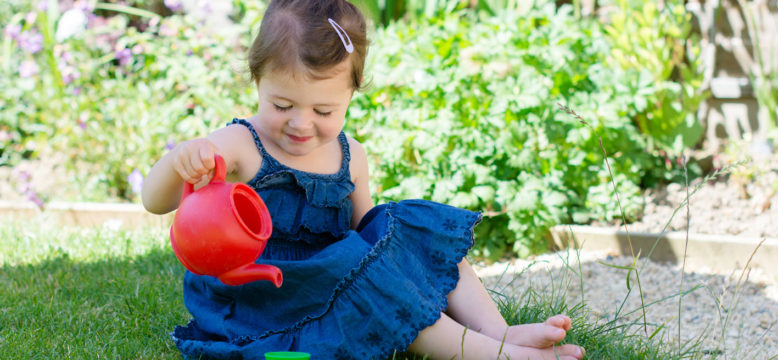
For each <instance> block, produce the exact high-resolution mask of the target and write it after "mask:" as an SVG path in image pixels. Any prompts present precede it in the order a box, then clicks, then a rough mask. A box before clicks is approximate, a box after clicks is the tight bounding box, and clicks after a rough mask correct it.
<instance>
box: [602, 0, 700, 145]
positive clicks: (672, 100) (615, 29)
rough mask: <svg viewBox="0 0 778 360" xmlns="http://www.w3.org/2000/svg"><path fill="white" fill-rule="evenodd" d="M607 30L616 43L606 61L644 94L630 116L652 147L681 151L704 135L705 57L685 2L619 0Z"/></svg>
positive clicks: (627, 83)
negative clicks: (699, 111) (698, 115)
mask: <svg viewBox="0 0 778 360" xmlns="http://www.w3.org/2000/svg"><path fill="white" fill-rule="evenodd" d="M613 3H614V5H615V6H614V7H613V11H612V12H610V13H609V16H610V21H609V22H608V24H607V25H606V26H605V34H606V36H607V37H608V39H609V40H610V41H609V42H610V43H611V44H612V48H611V50H610V56H608V57H607V59H606V66H608V67H609V68H612V69H620V70H621V71H623V72H624V80H625V81H623V82H622V83H621V84H619V86H622V87H627V88H629V91H631V92H633V93H634V94H635V96H636V97H637V98H638V99H639V100H637V101H635V102H633V103H632V104H630V106H629V111H630V117H632V118H633V119H634V121H635V124H636V125H637V126H638V128H639V129H640V131H641V132H642V133H643V134H646V135H647V136H648V139H649V145H650V146H651V147H652V148H655V149H659V150H662V151H665V152H668V153H670V154H671V155H672V156H673V157H677V156H679V155H680V153H681V151H682V150H683V149H687V148H690V147H693V146H694V145H695V144H696V143H697V142H698V141H699V140H700V138H701V137H702V133H703V129H702V125H701V124H700V123H699V122H698V121H697V119H696V117H695V112H696V109H697V107H698V105H699V104H700V102H702V101H704V100H705V98H706V97H707V96H708V94H707V93H704V92H701V91H699V89H700V87H701V84H702V79H703V71H702V64H701V61H702V58H701V57H699V56H698V55H699V52H700V47H699V45H696V43H697V42H696V41H695V36H694V35H692V32H691V21H690V19H691V14H690V13H688V12H687V11H686V9H685V8H684V2H683V1H678V0H673V1H665V2H664V3H663V5H662V4H657V3H654V2H644V1H637V0H616V1H614V2H613Z"/></svg>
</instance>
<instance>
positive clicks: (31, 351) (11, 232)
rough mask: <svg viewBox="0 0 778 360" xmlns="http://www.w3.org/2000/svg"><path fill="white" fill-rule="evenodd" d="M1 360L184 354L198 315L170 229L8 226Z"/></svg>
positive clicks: (0, 257)
mask: <svg viewBox="0 0 778 360" xmlns="http://www.w3.org/2000/svg"><path fill="white" fill-rule="evenodd" d="M0 237H1V238H2V242H0V265H1V266H2V270H0V358H2V359H47V358H57V359H60V358H69V359H101V358H108V359H118V358H125V359H166V358H174V359H175V358H180V357H181V356H180V355H179V353H178V351H177V349H176V348H175V346H174V344H173V342H172V341H171V340H169V336H168V333H169V332H170V331H171V330H172V328H173V326H174V325H176V324H184V323H186V321H188V319H189V315H188V313H187V311H186V309H185V308H184V305H183V299H182V290H181V276H182V275H183V272H184V271H183V267H181V266H180V265H179V263H178V261H177V260H176V258H175V255H174V254H173V252H172V250H170V248H169V246H167V244H166V242H167V239H166V236H165V232H164V230H163V229H142V230H135V231H115V230H110V229H106V228H102V229H79V228H70V229H63V228H60V227H57V226H53V225H51V224H50V223H47V222H44V221H25V222H23V225H18V224H16V225H15V224H12V223H10V222H9V221H7V220H6V221H3V222H1V223H0Z"/></svg>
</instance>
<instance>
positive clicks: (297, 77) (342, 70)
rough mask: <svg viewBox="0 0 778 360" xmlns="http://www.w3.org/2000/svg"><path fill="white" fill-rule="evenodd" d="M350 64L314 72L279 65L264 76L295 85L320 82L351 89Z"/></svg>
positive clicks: (302, 68)
mask: <svg viewBox="0 0 778 360" xmlns="http://www.w3.org/2000/svg"><path fill="white" fill-rule="evenodd" d="M348 70H349V67H348V62H347V61H343V62H341V63H340V64H337V65H335V66H332V67H330V68H328V69H323V70H314V69H311V68H308V67H305V66H303V65H299V64H298V65H292V64H287V65H279V66H270V67H269V71H267V72H266V73H265V74H263V75H262V78H263V79H268V80H273V81H279V82H282V83H295V84H300V85H311V84H313V83H319V82H322V81H324V82H329V83H331V84H330V85H333V84H334V85H341V84H342V85H343V86H348V87H350V84H351V79H350V75H351V74H350V72H349V71H348Z"/></svg>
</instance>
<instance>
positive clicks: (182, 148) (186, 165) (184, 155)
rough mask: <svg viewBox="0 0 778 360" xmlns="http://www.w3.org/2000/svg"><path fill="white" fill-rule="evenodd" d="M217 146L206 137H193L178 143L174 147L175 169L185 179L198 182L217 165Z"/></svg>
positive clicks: (189, 181) (194, 182) (192, 182)
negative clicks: (215, 157) (215, 158)
mask: <svg viewBox="0 0 778 360" xmlns="http://www.w3.org/2000/svg"><path fill="white" fill-rule="evenodd" d="M215 153H216V146H215V145H214V144H213V143H212V142H211V141H210V140H208V139H206V138H199V139H193V140H189V141H185V142H182V143H180V144H178V146H176V147H175V148H174V149H173V154H171V155H173V158H172V160H173V169H174V170H175V171H176V173H178V175H179V176H180V177H181V179H183V180H184V181H186V182H188V183H190V184H197V183H199V182H200V181H201V180H203V176H206V175H208V173H209V172H210V171H211V170H213V168H214V167H216V163H215V162H214V159H213V157H214V154H215Z"/></svg>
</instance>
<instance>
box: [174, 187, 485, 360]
mask: <svg viewBox="0 0 778 360" xmlns="http://www.w3.org/2000/svg"><path fill="white" fill-rule="evenodd" d="M480 219H481V216H480V214H478V213H473V212H470V211H466V210H462V209H458V208H454V207H450V206H447V205H442V204H438V203H433V202H428V201H423V200H406V201H401V202H399V203H389V204H386V205H381V206H378V207H376V208H374V209H372V210H371V211H370V212H369V213H368V214H367V215H365V217H364V219H363V222H362V223H361V224H360V227H359V229H358V232H354V231H350V232H349V233H348V234H347V235H346V237H345V238H344V239H343V240H341V241H338V242H337V243H335V244H333V245H330V246H328V247H327V248H325V249H323V250H321V251H320V252H318V253H317V254H315V255H314V256H313V257H311V258H310V259H309V261H286V260H273V259H267V260H263V261H262V262H263V263H267V264H272V265H276V266H279V267H280V268H281V270H282V271H283V272H284V276H285V283H284V285H283V286H282V287H281V288H280V289H274V288H271V286H272V285H269V284H265V282H257V283H252V284H247V285H246V286H247V287H227V288H224V287H220V286H218V284H214V283H213V281H216V280H215V279H213V278H210V277H207V276H196V275H190V274H187V278H188V279H189V280H188V281H190V282H191V284H189V285H190V286H189V287H190V288H192V289H194V291H192V292H190V294H189V296H188V297H187V296H185V301H186V302H187V307H188V308H190V311H193V310H194V311H193V315H194V316H195V318H196V319H198V320H196V321H195V320H193V321H192V322H190V323H189V324H188V325H187V326H186V327H177V328H176V329H175V331H174V332H173V333H172V334H171V335H172V336H173V338H174V340H175V342H176V345H177V346H178V347H179V348H180V349H181V351H182V353H183V354H184V355H185V356H187V357H193V358H198V357H201V358H214V359H230V358H239V359H253V358H256V359H262V356H263V354H264V353H265V352H269V351H305V352H309V353H311V354H312V355H313V356H312V358H321V359H326V358H335V359H370V358H375V359H384V358H387V357H390V356H391V354H392V353H393V352H395V351H398V352H401V351H404V350H405V349H407V347H408V346H409V345H410V344H411V342H413V340H414V339H415V338H416V336H417V335H418V333H419V331H421V330H422V329H424V328H426V327H428V326H430V325H432V324H433V323H435V321H437V320H438V319H439V317H440V314H441V312H442V311H444V310H445V309H446V307H447V306H448V303H447V299H446V296H447V294H448V293H449V292H451V291H452V290H453V289H454V288H455V287H456V284H457V282H458V281H459V272H458V268H457V264H458V263H459V262H460V261H461V260H462V258H463V257H464V256H465V255H466V254H467V251H468V250H469V249H470V247H471V246H472V244H473V227H474V226H475V225H476V224H477V223H478V222H479V221H480ZM326 263H329V264H330V265H331V267H330V268H327V267H322V265H326ZM314 269H318V273H316V272H313V271H314ZM312 277H313V278H312ZM287 278H291V279H299V281H298V282H292V283H287V282H286V279H287ZM324 278H329V279H333V280H330V281H331V282H330V283H329V284H331V285H327V284H326V281H324V282H325V284H324V286H322V285H323V284H322V281H320V279H324ZM306 281H310V283H308V282H306ZM198 282H199V284H198ZM216 282H217V283H218V281H216ZM314 284H315V286H312V285H314ZM206 285H207V286H206ZM223 286H226V285H223ZM263 286H266V287H267V289H260V288H261V287H263ZM313 288H318V290H316V289H313ZM260 290H261V291H260ZM198 291H201V292H198ZM248 291H252V292H254V291H256V292H257V293H256V295H255V296H256V297H257V298H256V299H252V298H251V295H249V294H248ZM274 291H275V292H274ZM319 292H321V293H326V294H328V296H326V297H324V298H323V299H320V298H318V295H320V294H319ZM217 293H218V294H217ZM214 296H216V297H218V298H221V299H222V300H224V301H223V302H221V303H219V302H218V301H217V302H216V304H217V308H212V307H210V308H207V309H204V311H203V316H199V313H198V309H197V307H198V306H205V305H204V303H205V300H207V301H209V302H211V303H209V305H212V304H213V300H212V298H213V297H214ZM201 297H202V299H201ZM242 297H247V298H245V299H244V298H242ZM244 301H245V302H247V303H251V305H250V306H261V307H262V309H255V310H258V311H260V314H259V315H260V317H261V318H263V320H264V321H265V323H262V324H257V323H256V321H257V320H258V319H255V318H253V316H244V315H245V314H243V313H241V309H244V306H247V305H245V304H243V302H244ZM256 301H259V302H260V303H261V304H260V305H256ZM219 306H220V307H219ZM300 309H305V311H304V312H305V313H302V312H300ZM292 310H293V311H292ZM261 311H264V313H262V312H261ZM271 311H272V312H276V311H277V312H278V316H273V314H269V313H268V312H271ZM290 311H291V312H290ZM262 315H268V316H265V317H262ZM292 318H294V319H292ZM206 321H207V323H205V322H206ZM268 322H270V323H271V324H268ZM272 323H277V324H272Z"/></svg>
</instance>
